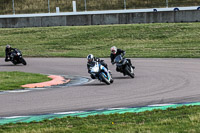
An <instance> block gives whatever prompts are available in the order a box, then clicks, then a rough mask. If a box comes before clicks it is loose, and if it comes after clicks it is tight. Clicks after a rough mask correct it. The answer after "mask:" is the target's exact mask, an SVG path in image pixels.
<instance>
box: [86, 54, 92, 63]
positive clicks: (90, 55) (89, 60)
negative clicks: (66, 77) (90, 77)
mask: <svg viewBox="0 0 200 133" xmlns="http://www.w3.org/2000/svg"><path fill="white" fill-rule="evenodd" d="M93 59H94V56H93V54H89V55H88V56H87V60H88V62H92V61H93Z"/></svg>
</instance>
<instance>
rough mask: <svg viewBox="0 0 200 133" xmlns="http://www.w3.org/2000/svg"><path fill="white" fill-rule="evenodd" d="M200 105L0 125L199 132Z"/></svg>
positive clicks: (46, 131)
mask: <svg viewBox="0 0 200 133" xmlns="http://www.w3.org/2000/svg"><path fill="white" fill-rule="evenodd" d="M199 131H200V106H183V107H178V108H168V109H167V110H154V111H146V112H141V113H124V114H111V115H96V116H88V117H85V118H80V117H66V118H61V119H53V120H44V121H42V122H31V123H17V124H7V125H2V126H0V132H3V133H6V132H9V133H21V132H23V133H33V132H37V133H53V132H58V133H64V132H91V133H93V132H99V133H106V132H115V133H124V132H126V133H132V132H136V133H139V132H148V133H160V132H162V133H163V132H166V133H169V132H173V133H179V132H180V133H183V132H186V133H188V132H194V133H195V132H199Z"/></svg>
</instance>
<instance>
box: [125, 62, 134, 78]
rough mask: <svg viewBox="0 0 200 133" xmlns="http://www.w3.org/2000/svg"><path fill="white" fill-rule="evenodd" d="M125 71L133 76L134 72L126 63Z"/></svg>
mask: <svg viewBox="0 0 200 133" xmlns="http://www.w3.org/2000/svg"><path fill="white" fill-rule="evenodd" d="M125 71H126V73H127V75H129V76H130V77H131V78H134V77H135V74H134V73H131V68H130V67H129V66H128V65H127V66H126V68H125Z"/></svg>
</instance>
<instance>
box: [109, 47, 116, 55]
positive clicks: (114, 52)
mask: <svg viewBox="0 0 200 133" xmlns="http://www.w3.org/2000/svg"><path fill="white" fill-rule="evenodd" d="M110 50H111V53H112V54H116V53H117V47H115V46H112V47H111V49H110Z"/></svg>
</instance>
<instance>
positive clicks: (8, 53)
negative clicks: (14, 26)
mask: <svg viewBox="0 0 200 133" xmlns="http://www.w3.org/2000/svg"><path fill="white" fill-rule="evenodd" d="M13 50H14V48H12V47H11V46H10V45H6V49H5V54H6V58H5V61H10V55H11V53H12V52H13Z"/></svg>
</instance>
